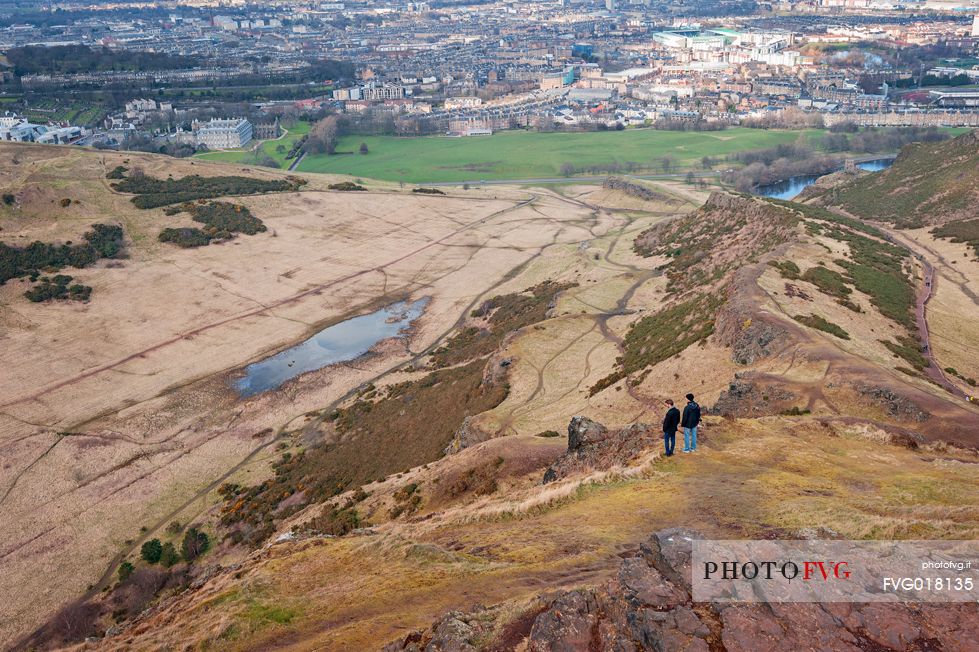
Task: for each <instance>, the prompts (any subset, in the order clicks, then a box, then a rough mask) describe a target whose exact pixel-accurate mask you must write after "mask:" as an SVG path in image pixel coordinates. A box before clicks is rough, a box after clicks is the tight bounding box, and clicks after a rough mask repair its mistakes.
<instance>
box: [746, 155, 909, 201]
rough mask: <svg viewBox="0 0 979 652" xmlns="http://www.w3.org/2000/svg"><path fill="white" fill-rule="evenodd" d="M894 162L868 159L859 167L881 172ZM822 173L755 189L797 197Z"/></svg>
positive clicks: (765, 194)
mask: <svg viewBox="0 0 979 652" xmlns="http://www.w3.org/2000/svg"><path fill="white" fill-rule="evenodd" d="M893 162H894V159H892V158H882V159H877V160H874V161H866V162H864V163H857V167H858V168H860V169H861V170H867V171H868V172H880V171H881V170H884V169H886V168H889V167H890V166H891V164H892V163H893ZM821 176H822V175H820V174H804V175H800V176H798V177H791V178H790V179H786V180H785V181H780V182H778V183H772V184H768V185H767V186H758V188H756V189H755V194H758V195H761V196H762V197H771V198H772V199H785V200H788V199H795V198H796V196H798V194H799V193H800V192H802V191H803V190H805V189H806V188H808V187H809V186H811V185H812V184H814V183H816V179H818V178H819V177H821Z"/></svg>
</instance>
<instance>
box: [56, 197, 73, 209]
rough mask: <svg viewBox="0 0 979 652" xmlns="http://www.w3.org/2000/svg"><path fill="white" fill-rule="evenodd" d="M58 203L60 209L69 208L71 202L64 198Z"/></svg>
mask: <svg viewBox="0 0 979 652" xmlns="http://www.w3.org/2000/svg"><path fill="white" fill-rule="evenodd" d="M58 203H59V204H61V207H62V208H68V207H69V206H71V200H70V199H68V198H67V197H65V198H64V199H62V200H61V201H60V202H58Z"/></svg>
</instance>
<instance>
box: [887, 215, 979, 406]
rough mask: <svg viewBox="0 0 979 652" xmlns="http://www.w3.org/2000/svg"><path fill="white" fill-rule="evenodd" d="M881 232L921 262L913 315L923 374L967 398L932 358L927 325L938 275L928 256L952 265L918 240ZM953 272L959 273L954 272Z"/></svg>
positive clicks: (966, 288)
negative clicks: (922, 362)
mask: <svg viewBox="0 0 979 652" xmlns="http://www.w3.org/2000/svg"><path fill="white" fill-rule="evenodd" d="M884 232H885V233H887V234H888V236H890V238H892V239H893V241H895V242H896V243H898V244H899V245H901V246H902V247H904V248H905V249H908V250H909V251H911V252H912V253H914V255H915V257H916V258H917V260H918V262H919V263H921V268H922V272H923V273H924V278H923V279H922V282H921V283H918V284H916V287H915V290H916V293H917V294H916V297H915V310H914V318H915V324H916V326H917V329H918V338H919V339H920V340H921V344H922V347H923V353H924V356H925V358H927V360H928V368H927V369H925V373H927V374H928V377H929V378H931V379H932V380H933V381H935V383H937V384H938V385H939V386H940V387H942V388H944V389H945V390H947V391H948V392H950V393H951V394H952V395H954V396H956V397H958V398H961V399H966V398H967V397H968V396H969V394H967V393H966V392H965V391H963V390H962V388H961V387H959V386H958V385H957V384H956V383H955V382H953V381H952V380H951V379H950V378H949V377H948V375H947V374H946V373H945V370H944V368H943V367H942V365H941V364H940V363H939V362H938V360H937V358H936V357H935V350H934V347H933V346H932V341H931V333H930V329H929V327H928V303H929V302H930V301H931V299H932V297H933V296H934V295H935V292H936V291H937V289H936V285H937V283H938V282H939V276H938V275H936V274H935V267H934V265H933V264H932V261H931V260H930V259H929V257H930V256H934V257H935V260H936V261H937V262H938V263H939V264H941V265H942V266H943V267H949V268H950V267H951V266H949V265H947V261H945V259H944V258H943V257H941V256H940V255H938V254H937V252H935V251H934V250H933V249H930V248H928V247H926V246H923V245H922V244H921V243H919V242H918V241H916V240H913V239H912V238H909V237H907V236H905V235H904V234H901V233H899V232H896V231H894V230H892V229H884ZM953 273H959V272H957V271H954V272H953ZM960 275H961V274H960ZM962 279H963V280H962V281H961V282H958V283H956V284H957V285H958V286H959V289H960V290H962V292H963V293H964V294H965V295H966V296H968V297H969V298H970V299H972V301H973V303H975V304H976V305H979V297H977V295H976V294H975V293H974V292H973V291H972V288H971V287H969V286H968V279H966V278H965V277H964V276H963V277H962Z"/></svg>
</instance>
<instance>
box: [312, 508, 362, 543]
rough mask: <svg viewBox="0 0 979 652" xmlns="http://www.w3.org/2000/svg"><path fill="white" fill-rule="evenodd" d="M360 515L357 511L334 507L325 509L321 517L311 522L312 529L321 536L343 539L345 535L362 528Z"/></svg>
mask: <svg viewBox="0 0 979 652" xmlns="http://www.w3.org/2000/svg"><path fill="white" fill-rule="evenodd" d="M360 523H361V519H360V514H358V513H357V510H356V509H352V508H342V509H338V508H337V507H334V506H333V505H328V506H326V507H324V508H323V512H322V513H321V514H320V515H319V517H317V518H315V519H313V520H312V521H311V522H310V524H309V525H310V529H311V530H313V531H314V532H319V533H321V534H328V535H331V536H335V537H342V536H343V535H344V534H347V533H348V532H351V531H353V530H356V529H357V528H359V527H360Z"/></svg>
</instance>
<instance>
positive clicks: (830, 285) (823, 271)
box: [801, 265, 853, 298]
mask: <svg viewBox="0 0 979 652" xmlns="http://www.w3.org/2000/svg"><path fill="white" fill-rule="evenodd" d="M801 278H802V280H803V281H808V282H810V283H812V284H813V285H815V286H816V287H817V288H819V289H820V291H822V292H823V293H824V294H828V295H830V296H832V297H838V298H845V297H846V296H847V295H849V294H852V293H853V289H852V288H851V287H849V286H848V285H847V284H846V280H845V279H844V278H843V276H842V275H840V274H839V273H838V272H834V271H833V270H831V269H828V268H826V267H823V266H822V265H817V266H816V267H810V268H809V269H807V270H806V271H805V273H804V274H803V275H802V277H801Z"/></svg>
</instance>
